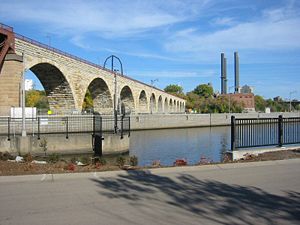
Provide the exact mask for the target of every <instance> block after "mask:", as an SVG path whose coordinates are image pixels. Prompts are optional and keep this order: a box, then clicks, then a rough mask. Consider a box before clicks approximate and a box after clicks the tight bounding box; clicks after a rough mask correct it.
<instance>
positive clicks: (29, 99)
mask: <svg viewBox="0 0 300 225" xmlns="http://www.w3.org/2000/svg"><path fill="white" fill-rule="evenodd" d="M25 105H26V106H28V107H36V108H38V109H49V103H48V99H47V96H46V93H45V91H40V90H29V91H26V93H25Z"/></svg>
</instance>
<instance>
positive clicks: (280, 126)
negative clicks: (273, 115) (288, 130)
mask: <svg viewBox="0 0 300 225" xmlns="http://www.w3.org/2000/svg"><path fill="white" fill-rule="evenodd" d="M282 121H283V119H282V115H280V116H279V117H278V146H279V147H282V142H283V132H282V131H283V129H282Z"/></svg>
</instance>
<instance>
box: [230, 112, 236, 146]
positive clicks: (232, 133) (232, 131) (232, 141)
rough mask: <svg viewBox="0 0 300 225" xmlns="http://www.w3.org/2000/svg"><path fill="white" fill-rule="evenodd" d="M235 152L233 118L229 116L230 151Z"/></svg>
mask: <svg viewBox="0 0 300 225" xmlns="http://www.w3.org/2000/svg"><path fill="white" fill-rule="evenodd" d="M234 150H235V117H234V116H231V151H234Z"/></svg>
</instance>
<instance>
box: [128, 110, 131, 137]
mask: <svg viewBox="0 0 300 225" xmlns="http://www.w3.org/2000/svg"><path fill="white" fill-rule="evenodd" d="M130 129H131V128H130V115H129V116H128V137H130Z"/></svg>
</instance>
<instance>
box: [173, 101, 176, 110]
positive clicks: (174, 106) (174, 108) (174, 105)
mask: <svg viewBox="0 0 300 225" xmlns="http://www.w3.org/2000/svg"><path fill="white" fill-rule="evenodd" d="M176 111H177V107H176V100H174V103H173V112H176Z"/></svg>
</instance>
